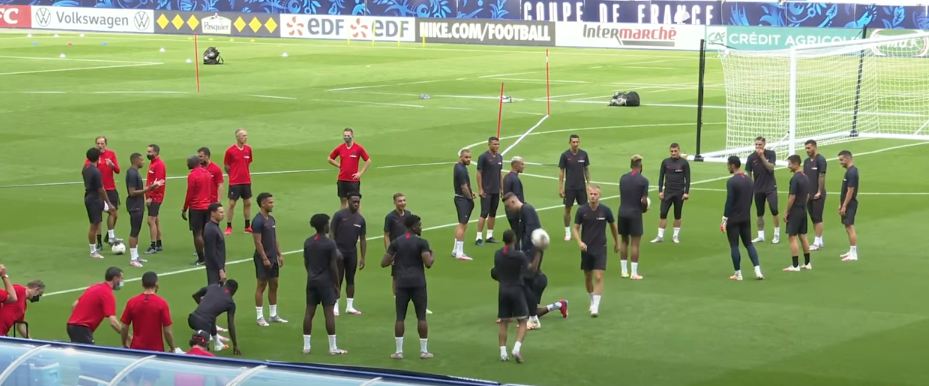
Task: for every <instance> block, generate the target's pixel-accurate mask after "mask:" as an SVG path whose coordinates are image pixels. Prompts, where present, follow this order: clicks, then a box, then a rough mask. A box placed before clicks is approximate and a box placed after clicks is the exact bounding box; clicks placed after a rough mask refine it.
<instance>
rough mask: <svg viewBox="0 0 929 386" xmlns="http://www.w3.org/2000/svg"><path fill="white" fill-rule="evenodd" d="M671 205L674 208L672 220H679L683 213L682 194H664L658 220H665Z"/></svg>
mask: <svg viewBox="0 0 929 386" xmlns="http://www.w3.org/2000/svg"><path fill="white" fill-rule="evenodd" d="M672 205H673V206H674V219H675V220H680V219H681V216H682V214H683V212H684V193H672V194H670V195H669V194H667V193H665V195H664V200H661V210H660V211H659V213H658V218H660V219H662V220H667V219H668V212H669V211H670V210H671V206H672ZM639 236H641V234H640V235H639Z"/></svg>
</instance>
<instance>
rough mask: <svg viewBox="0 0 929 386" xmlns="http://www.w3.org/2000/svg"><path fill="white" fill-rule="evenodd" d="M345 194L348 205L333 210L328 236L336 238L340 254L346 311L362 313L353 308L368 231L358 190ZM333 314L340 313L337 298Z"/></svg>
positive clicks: (363, 261)
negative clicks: (357, 277)
mask: <svg viewBox="0 0 929 386" xmlns="http://www.w3.org/2000/svg"><path fill="white" fill-rule="evenodd" d="M345 196H346V197H347V198H348V208H345V209H340V210H339V211H338V212H335V214H334V215H333V216H332V224H331V225H330V226H329V228H330V229H329V231H330V232H331V236H330V238H331V239H332V240H334V241H335V243H336V245H337V246H338V247H339V252H340V253H341V254H342V260H341V261H340V266H339V268H340V271H339V277H338V279H339V281H338V284H339V292H340V293H341V292H342V291H341V288H342V281H343V280H344V281H345V296H346V300H345V301H346V305H345V313H347V314H352V315H361V311H358V310H356V309H355V273H356V272H357V270H359V269H364V267H365V256H366V255H367V254H368V241H367V240H365V236H366V235H367V233H368V225H367V222H365V218H364V216H362V215H361V212H360V210H361V194H360V193H357V192H349V193H348V194H346V195H345ZM358 244H361V260H358ZM335 315H336V316H338V315H339V301H338V299H336V302H335Z"/></svg>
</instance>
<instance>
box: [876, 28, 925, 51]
mask: <svg viewBox="0 0 929 386" xmlns="http://www.w3.org/2000/svg"><path fill="white" fill-rule="evenodd" d="M921 32H925V31H919V30H906V29H875V30H872V31H870V32H869V35H870V36H869V38H870V39H877V38H885V37H890V36H900V35H912V34H916V33H921ZM871 52H873V53H874V55H876V56H887V55H893V56H903V57H920V58H925V57H926V56H927V54H929V38H926V37H922V38H916V39H909V40H901V41H899V42H897V43H894V44H890V45H882V46H873V47H871Z"/></svg>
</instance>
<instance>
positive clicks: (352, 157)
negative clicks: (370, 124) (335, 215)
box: [329, 127, 371, 209]
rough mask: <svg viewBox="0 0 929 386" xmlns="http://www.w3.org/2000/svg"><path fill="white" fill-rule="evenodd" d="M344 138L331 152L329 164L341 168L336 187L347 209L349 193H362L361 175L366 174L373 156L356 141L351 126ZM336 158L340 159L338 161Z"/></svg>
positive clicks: (344, 133) (343, 132)
mask: <svg viewBox="0 0 929 386" xmlns="http://www.w3.org/2000/svg"><path fill="white" fill-rule="evenodd" d="M342 139H344V140H345V143H344V144H342V145H339V146H336V148H335V150H333V151H332V153H329V164H330V165H332V166H335V167H337V168H339V179H338V181H336V189H337V191H338V194H339V199H340V200H341V201H342V209H345V208H347V207H348V194H349V193H352V192H354V193H361V175H362V174H365V171H367V170H368V167H369V166H371V158H369V157H368V152H366V151H365V148H364V147H362V146H361V145H359V144H357V143H355V131H354V130H352V129H351V128H350V127H347V128H345V130H343V131H342ZM336 158H338V159H339V160H338V161H336ZM361 160H364V161H365V163H364V166H362V167H361V169H358V165H359V164H360V163H361Z"/></svg>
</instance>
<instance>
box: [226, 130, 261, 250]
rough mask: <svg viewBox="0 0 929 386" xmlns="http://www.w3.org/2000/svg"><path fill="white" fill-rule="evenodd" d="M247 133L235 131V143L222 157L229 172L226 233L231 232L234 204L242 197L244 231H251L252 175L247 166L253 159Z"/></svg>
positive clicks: (229, 233)
mask: <svg viewBox="0 0 929 386" xmlns="http://www.w3.org/2000/svg"><path fill="white" fill-rule="evenodd" d="M246 142H248V133H246V132H245V130H244V129H238V130H236V131H235V145H232V146H229V148H228V149H226V156H225V157H223V166H225V169H226V173H227V174H229V208H228V211H227V212H226V232H225V233H226V234H227V235H231V234H232V219H233V217H234V216H233V215H234V214H235V204H236V202H238V201H239V198H241V199H242V203H243V204H244V206H245V208H244V209H243V212H244V214H245V233H252V224H251V219H252V175H251V172H250V171H249V166H250V165H251V164H252V160H254V154H252V147H251V146H248V145H246V144H245V143H246Z"/></svg>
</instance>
